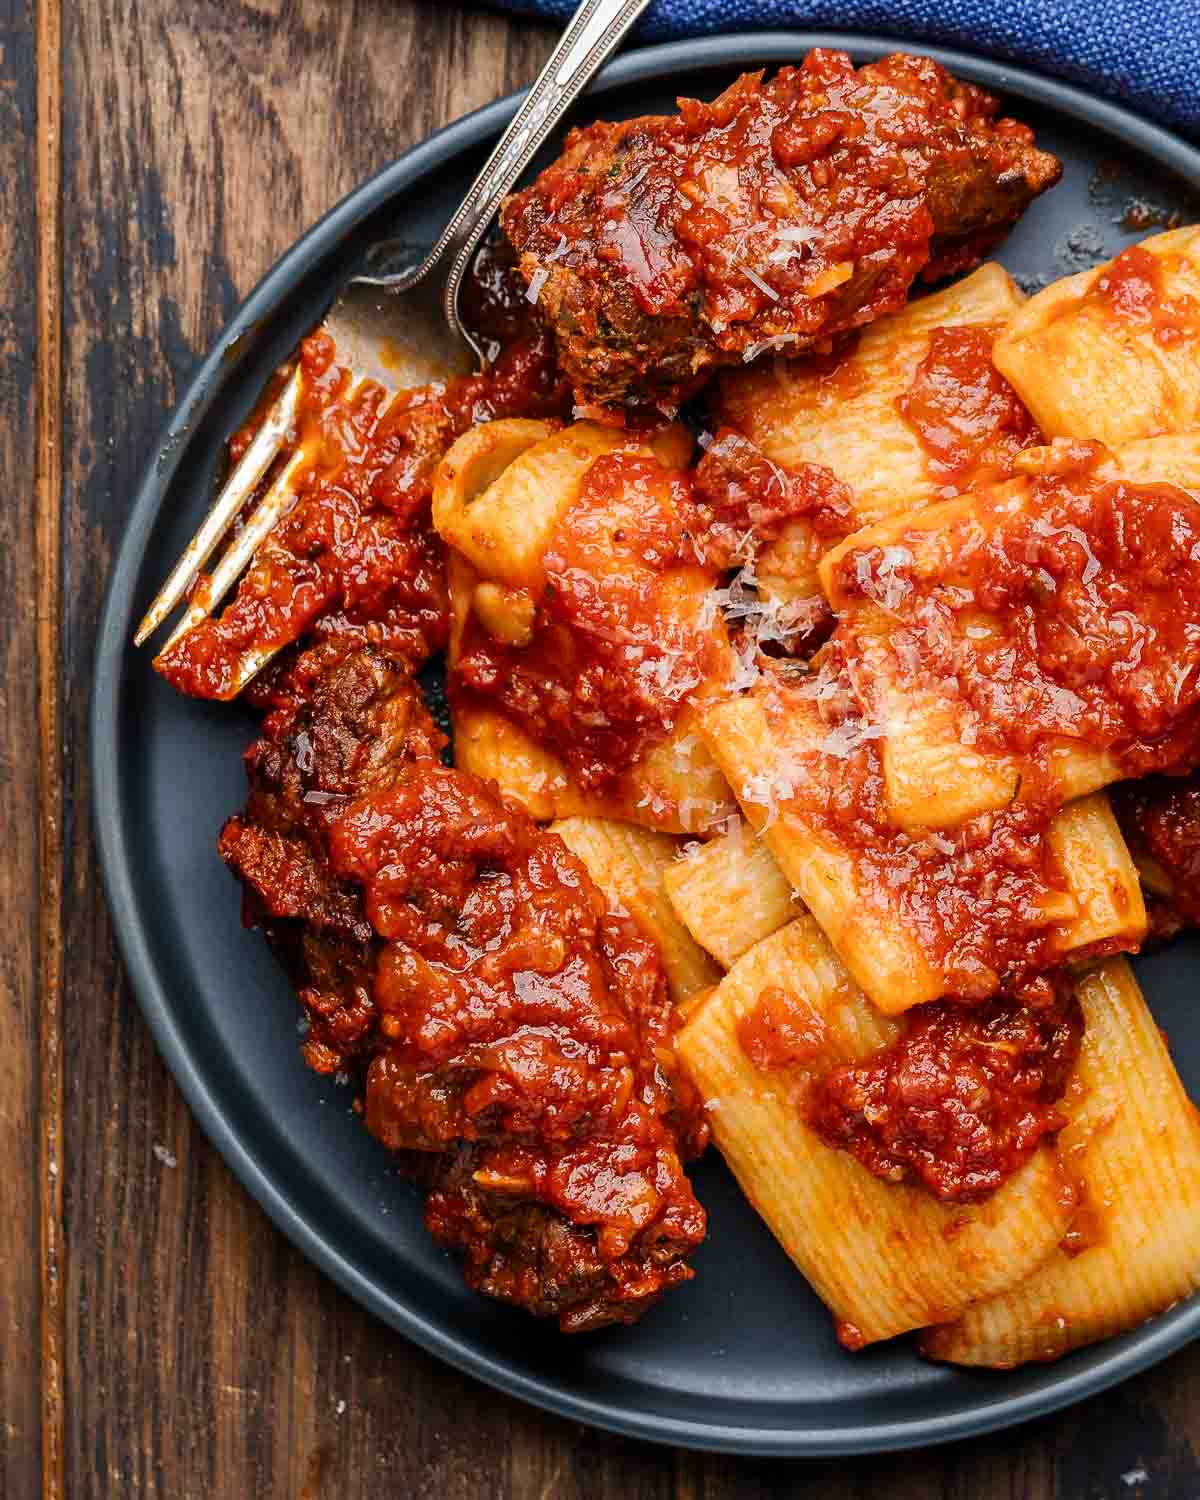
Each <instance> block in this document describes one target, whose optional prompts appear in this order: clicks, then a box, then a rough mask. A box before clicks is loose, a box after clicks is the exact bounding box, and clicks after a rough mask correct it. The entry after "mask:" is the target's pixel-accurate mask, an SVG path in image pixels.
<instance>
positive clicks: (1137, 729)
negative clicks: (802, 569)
mask: <svg viewBox="0 0 1200 1500" xmlns="http://www.w3.org/2000/svg"><path fill="white" fill-rule="evenodd" d="M1102 454H1103V450H1100V449H1097V448H1095V446H1094V445H1081V455H1080V457H1081V464H1080V466H1079V467H1076V468H1074V469H1072V470H1070V471H1069V472H1065V473H1062V474H1054V475H1049V476H1046V477H1041V478H1038V479H1036V480H1034V481H1032V482H1031V483H1030V485H1029V488H1028V489H1027V490H1023V491H1020V492H1017V493H1015V494H1014V493H1013V492H1012V491H1011V490H1009V491H1006V490H1004V489H1001V490H998V491H997V492H996V493H995V495H994V496H993V497H992V498H990V499H987V500H984V501H982V502H981V504H980V507H979V508H978V509H977V510H976V511H974V512H973V513H972V515H971V516H970V517H969V518H967V519H966V520H965V521H962V522H960V523H955V522H951V523H950V526H949V528H948V534H947V537H946V538H944V539H942V540H941V541H939V544H938V546H937V548H936V558H935V560H934V561H933V562H932V563H931V564H929V565H928V568H929V572H928V575H927V574H926V573H923V571H922V563H921V562H920V560H919V559H920V557H921V552H920V546H921V543H920V541H919V540H918V539H917V537H916V534H915V533H914V540H913V544H912V546H911V547H910V546H909V545H908V543H907V541H906V538H905V537H904V536H903V535H902V536H900V537H899V538H898V539H897V541H896V542H895V543H894V544H893V545H891V546H888V547H886V548H884V547H878V546H876V547H865V548H862V549H859V550H855V551H853V552H851V553H850V554H848V555H847V556H846V557H845V558H843V559H842V560H841V562H840V565H839V568H838V569H837V572H836V578H835V582H834V588H833V593H834V595H835V598H837V599H839V600H842V601H846V600H853V599H855V598H867V599H870V600H872V601H874V602H875V603H882V604H883V605H884V607H885V608H886V609H887V611H888V613H889V615H890V616H891V617H892V622H893V626H892V631H891V637H890V650H891V652H892V655H893V657H894V658H895V661H896V663H897V670H898V671H900V672H901V673H902V674H903V677H904V679H905V680H907V681H914V682H918V683H919V682H930V683H934V684H937V685H938V686H939V688H940V689H941V690H942V691H949V692H953V693H956V694H957V695H959V696H960V697H961V699H962V701H963V703H964V704H966V705H968V706H969V708H970V709H971V710H972V711H973V714H974V716H975V719H976V720H977V724H978V729H977V741H978V743H979V745H980V746H986V747H988V748H992V749H998V750H1006V751H1016V752H1018V753H1021V754H1024V755H1027V756H1030V757H1032V758H1034V759H1036V757H1037V756H1038V755H1039V754H1040V753H1042V752H1044V751H1045V749H1046V747H1047V745H1048V743H1049V742H1050V741H1051V740H1053V739H1059V740H1061V739H1070V740H1076V741H1079V742H1081V743H1082V744H1085V745H1089V746H1092V747H1094V748H1095V749H1098V750H1107V751H1110V752H1112V753H1113V754H1115V755H1118V756H1119V757H1120V759H1121V762H1122V765H1123V766H1124V767H1125V769H1126V772H1127V774H1128V775H1131V776H1137V775H1143V774H1145V773H1147V772H1149V771H1154V770H1183V769H1186V768H1188V767H1190V766H1192V765H1194V764H1196V761H1197V759H1200V732H1198V731H1200V506H1197V504H1196V502H1195V500H1193V499H1192V498H1191V497H1190V496H1189V495H1187V494H1185V493H1184V492H1183V491H1182V490H1178V489H1175V488H1174V487H1173V486H1171V485H1166V484H1160V485H1135V484H1129V483H1126V482H1124V481H1116V480H1106V479H1104V478H1103V477H1102V476H1101V475H1100V474H1098V473H1097V472H1096V468H1095V464H1096V462H1097V460H1098V458H1099V457H1101V456H1102ZM855 642H856V638H855V636H854V634H853V632H851V633H850V634H849V635H848V636H847V638H846V643H845V644H846V647H847V650H848V651H849V652H850V653H851V654H853V653H854V652H855V651H856V650H857V646H856V644H855ZM1026 790H1027V789H1026V788H1023V789H1022V795H1025V792H1026Z"/></svg>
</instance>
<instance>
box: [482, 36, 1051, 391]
mask: <svg viewBox="0 0 1200 1500" xmlns="http://www.w3.org/2000/svg"><path fill="white" fill-rule="evenodd" d="M997 114H998V101H997V100H995V99H994V98H992V97H991V96H990V95H988V94H985V93H984V92H983V91H982V90H980V89H978V88H975V87H974V86H973V85H970V84H963V83H959V82H958V81H957V80H955V79H954V78H952V77H951V76H950V75H949V74H948V73H946V71H945V70H944V69H943V68H941V67H939V66H938V65H937V64H936V63H933V62H931V61H929V60H928V59H922V58H913V57H907V56H903V55H897V56H895V57H890V58H887V59H885V60H883V61H882V62H879V63H873V64H871V65H869V66H868V67H864V68H861V69H859V70H858V71H857V72H856V71H855V69H854V67H853V65H852V63H851V62H850V59H849V58H848V57H847V56H846V55H845V54H844V53H840V52H828V51H824V50H819V51H817V52H814V53H812V54H810V56H809V57H808V58H807V59H806V61H805V62H804V64H803V66H802V67H800V68H782V69H781V70H780V71H779V72H778V73H777V74H776V75H775V76H774V78H772V79H771V80H770V82H769V83H764V82H763V75H762V74H761V73H751V74H746V75H744V76H743V77H742V78H740V79H738V81H737V82H736V83H734V84H733V85H731V87H730V88H728V89H727V90H726V91H725V92H724V93H723V94H722V95H721V96H720V97H719V98H718V99H716V100H714V101H713V103H711V104H703V103H701V102H699V101H697V100H691V99H681V100H680V103H679V113H678V114H677V115H672V116H644V117H642V118H640V119H635V120H627V121H623V122H621V123H618V124H605V123H603V122H601V123H598V124H595V125H591V126H588V127H586V128H584V129H581V130H575V131H572V132H571V134H570V135H569V136H568V138H567V143H566V149H565V150H564V152H563V155H562V156H561V158H560V159H559V160H558V161H557V162H556V163H555V164H554V165H553V166H552V167H549V168H548V169H547V170H546V171H544V172H543V173H542V174H541V176H540V177H538V179H537V180H536V181H535V182H534V183H533V184H532V186H530V187H528V188H526V189H525V190H524V191H522V192H520V193H517V194H514V195H513V196H512V197H510V198H509V199H508V200H507V201H506V203H505V205H504V207H503V209H502V211H501V223H502V226H503V229H504V232H505V234H506V235H507V237H508V239H509V241H510V242H511V244H512V245H513V246H514V247H515V249H516V250H517V252H518V253H519V257H520V268H521V271H522V274H523V275H524V276H525V279H526V281H527V283H528V285H529V287H530V294H531V295H536V296H537V298H538V301H539V302H540V305H541V308H542V310H543V312H544V313H546V315H547V316H548V317H549V318H550V320H551V322H552V324H553V326H554V329H555V336H556V340H557V344H558V352H559V360H560V363H561V365H562V367H563V370H564V371H565V373H566V375H567V376H568V378H569V379H570V381H571V383H572V386H573V388H574V391H575V396H576V401H577V402H579V403H580V404H582V405H584V406H604V407H612V406H616V405H620V404H622V403H624V404H632V405H636V404H639V403H644V402H650V403H654V404H657V405H658V406H660V407H662V408H664V409H673V408H674V407H675V406H676V405H677V404H678V403H679V401H680V400H681V399H683V398H685V397H686V396H688V395H689V394H690V393H692V392H693V391H695V390H696V389H697V387H698V386H699V384H700V383H701V382H702V380H703V379H704V377H705V375H706V373H707V372H708V371H709V370H711V369H712V368H713V367H714V366H717V365H723V364H736V363H738V362H739V361H741V360H742V359H744V358H747V359H748V358H751V357H753V355H754V354H755V353H756V352H757V351H758V350H760V349H761V348H764V347H776V348H780V349H784V350H786V351H787V352H788V353H795V352H798V351H800V350H803V349H806V348H811V347H814V346H815V347H825V348H828V347H829V341H830V340H831V339H832V338H833V337H835V336H836V335H839V334H844V333H845V332H847V331H848V330H850V329H852V328H856V327H860V326H862V325H863V324H865V323H868V322H870V321H872V320H873V319H875V318H877V317H879V316H880V315H882V314H884V313H888V312H894V311H896V310H898V309H899V308H900V307H901V306H903V304H904V300H905V298H906V296H907V294H908V291H909V288H910V286H911V284H912V282H913V280H914V279H915V277H917V276H918V275H919V274H921V273H922V272H925V274H926V275H928V276H936V275H943V274H947V273H948V272H950V271H956V270H960V269H963V268H965V267H967V266H969V265H972V264H974V263H975V262H976V261H978V260H979V259H980V257H981V255H982V253H983V251H984V250H985V249H986V248H987V247H988V245H990V244H991V243H993V242H994V241H995V240H996V239H997V238H998V237H999V236H1000V235H1001V234H1002V233H1003V231H1004V230H1005V228H1006V227H1007V226H1008V225H1009V224H1011V223H1012V222H1013V220H1014V219H1016V218H1017V217H1018V215H1019V214H1020V213H1021V212H1022V210H1023V209H1024V208H1025V207H1026V205H1027V204H1028V203H1029V202H1030V201H1031V199H1033V198H1034V197H1035V196H1036V195H1037V194H1038V193H1040V192H1043V191H1044V190H1045V189H1046V188H1048V187H1051V186H1052V185H1053V184H1054V183H1055V182H1056V181H1057V180H1058V178H1059V176H1060V173H1061V168H1060V166H1059V163H1058V162H1057V161H1056V160H1055V158H1054V157H1052V156H1049V155H1048V154H1047V153H1045V152H1042V151H1038V150H1036V149H1034V147H1033V144H1032V139H1033V137H1032V133H1031V132H1030V131H1029V130H1028V129H1027V128H1026V127H1024V126H1022V125H1019V124H1017V122H1016V121H1013V120H1004V119H997Z"/></svg>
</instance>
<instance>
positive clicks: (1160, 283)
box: [1084, 245, 1200, 349]
mask: <svg viewBox="0 0 1200 1500" xmlns="http://www.w3.org/2000/svg"><path fill="white" fill-rule="evenodd" d="M1174 259H1176V257H1172V256H1170V255H1153V254H1151V252H1150V251H1149V250H1145V249H1143V247H1142V246H1141V245H1131V246H1130V247H1129V248H1128V249H1127V250H1122V251H1121V253H1120V255H1118V256H1117V257H1116V259H1115V260H1114V261H1113V262H1112V264H1111V265H1109V266H1108V267H1106V269H1105V270H1104V272H1103V274H1102V275H1100V276H1099V277H1097V279H1096V281H1095V283H1094V284H1093V285H1092V286H1091V288H1090V289H1089V290H1088V293H1087V296H1086V297H1085V298H1084V304H1085V305H1087V304H1088V303H1092V304H1097V303H1098V304H1099V305H1100V306H1102V307H1103V308H1104V309H1105V310H1106V311H1107V312H1108V314H1109V315H1110V316H1111V317H1112V318H1113V319H1115V320H1117V321H1118V322H1120V323H1125V324H1127V325H1130V326H1131V327H1133V328H1137V329H1146V328H1148V329H1149V330H1150V332H1151V334H1152V335H1153V337H1154V340H1155V342H1156V343H1158V344H1160V345H1161V346H1162V347H1163V348H1164V349H1169V348H1171V347H1172V346H1173V345H1175V344H1178V343H1180V342H1181V341H1182V340H1184V339H1194V338H1196V337H1198V336H1200V302H1197V301H1196V299H1195V298H1194V297H1189V296H1187V295H1186V294H1185V295H1182V296H1179V297H1170V296H1168V294H1167V275H1168V273H1169V271H1170V269H1171V265H1172V261H1173V260H1174Z"/></svg>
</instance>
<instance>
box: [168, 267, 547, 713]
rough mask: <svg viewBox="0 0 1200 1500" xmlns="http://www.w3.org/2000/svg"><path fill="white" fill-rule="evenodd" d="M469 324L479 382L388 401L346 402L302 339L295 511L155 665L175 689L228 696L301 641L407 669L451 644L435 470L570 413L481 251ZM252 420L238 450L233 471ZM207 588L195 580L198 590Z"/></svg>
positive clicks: (365, 391) (336, 377)
mask: <svg viewBox="0 0 1200 1500" xmlns="http://www.w3.org/2000/svg"><path fill="white" fill-rule="evenodd" d="M465 313H466V317H467V320H468V322H469V323H471V325H472V326H473V327H475V328H477V329H479V331H480V332H481V333H482V334H483V335H484V337H485V338H487V339H488V340H489V341H490V343H491V346H492V348H493V349H494V350H495V351H496V357H495V360H494V363H493V364H491V365H490V366H489V368H488V369H487V371H486V372H485V373H483V374H480V375H472V376H467V377H465V378H463V379H460V380H455V381H450V382H448V383H439V384H435V385H431V386H422V387H419V388H416V389H413V390H406V391H401V392H400V393H399V394H398V395H397V396H396V398H395V399H394V400H391V401H389V397H388V393H387V392H386V391H385V390H384V389H383V388H382V387H381V386H379V385H376V384H374V383H373V382H367V383H365V384H364V385H362V386H359V387H358V388H357V389H355V390H353V391H352V390H351V386H350V372H349V371H348V370H346V369H344V368H343V367H341V366H340V365H339V364H338V363H337V358H336V350H335V348H334V345H333V341H332V339H331V338H330V337H329V335H328V334H326V333H324V332H321V331H320V330H318V332H316V333H314V334H312V335H310V336H309V337H308V338H307V339H305V340H304V341H303V343H302V344H301V346H300V355H299V362H300V368H301V371H302V373H303V387H302V393H301V398H300V411H299V416H298V419H297V423H296V438H297V442H298V443H299V444H300V445H303V447H304V449H305V451H306V452H309V453H311V459H310V461H309V462H308V464H307V466H306V467H305V469H304V470H303V471H302V472H301V474H300V476H299V479H298V482H297V484H296V489H297V491H298V499H297V502H296V504H295V506H294V508H293V509H292V510H291V512H290V513H289V514H288V515H287V516H286V517H284V519H283V520H282V521H280V522H279V523H278V525H277V526H276V527H275V529H274V531H273V532H272V533H271V535H270V536H269V537H268V539H267V541H266V543H265V544H264V545H263V546H262V547H260V549H259V551H258V553H257V555H256V557H255V559H254V562H253V564H252V565H251V567H250V569H249V570H248V572H247V573H246V574H245V575H244V577H243V578H242V580H241V582H240V584H239V585H238V589H237V593H236V595H235V596H234V598H233V600H232V602H231V603H230V604H229V605H227V606H226V608H225V609H224V611H223V612H222V613H221V614H220V615H219V616H217V617H215V618H212V619H209V620H206V621H203V622H202V623H201V624H199V625H198V626H197V627H196V628H195V629H194V630H192V631H190V632H189V633H188V635H187V636H186V637H185V638H184V639H183V640H181V641H180V642H178V644H177V645H175V646H174V647H173V648H172V649H171V650H170V651H168V652H165V653H164V654H163V655H162V656H160V657H159V659H158V660H157V661H156V663H155V666H156V668H157V669H158V671H160V672H161V673H162V675H163V676H164V677H166V679H167V680H168V681H169V682H170V683H171V684H172V686H174V687H176V688H177V689H178V690H179V691H180V692H184V693H189V694H191V695H192V696H194V697H200V698H218V699H227V698H230V697H232V696H234V695H235V693H236V690H237V673H238V664H239V662H240V660H241V658H242V657H243V655H244V654H245V653H246V652H247V651H250V650H253V649H255V648H259V647H265V648H267V649H270V650H276V649H278V648H280V647H282V646H285V645H288V644H290V643H291V642H292V641H296V640H299V639H301V638H303V637H305V636H309V635H315V636H324V637H330V636H345V637H350V638H356V639H359V640H362V641H364V642H369V643H370V644H371V645H373V646H374V647H375V648H376V649H378V650H381V651H383V652H385V653H386V654H388V655H390V656H392V657H393V658H394V659H395V660H397V661H398V662H401V663H403V664H404V665H407V666H409V667H411V668H412V669H414V670H415V669H416V668H417V667H418V666H420V664H421V663H422V662H423V661H424V660H425V659H426V658H427V657H429V656H430V655H432V653H433V652H435V651H437V650H439V649H441V647H442V646H444V644H445V642H446V637H447V634H448V623H449V600H448V595H447V591H446V583H445V565H444V554H443V549H442V544H441V542H440V540H439V539H438V537H437V535H436V533H435V532H434V530H433V527H432V523H431V521H430V516H429V501H430V491H431V486H432V479H433V471H434V469H435V468H436V467H437V464H438V462H439V461H440V459H441V458H442V455H443V454H444V453H445V452H446V450H447V449H448V448H449V446H450V444H451V443H452V442H453V441H454V440H455V438H457V437H459V436H460V435H461V434H462V433H463V432H465V431H466V430H467V429H468V428H469V427H471V426H472V425H473V424H475V423H477V422H487V421H491V420H493V419H495V418H499V417H508V416H517V415H519V416H523V417H524V416H551V415H566V413H567V412H569V410H570V402H569V397H568V394H567V391H566V387H565V386H564V385H563V383H562V382H561V380H560V377H559V375H558V371H557V366H556V365H555V362H554V353H553V346H552V341H551V339H550V336H549V334H547V333H546V332H545V331H544V330H543V329H542V328H541V326H540V325H539V324H538V323H537V322H536V321H535V315H534V314H533V312H532V310H531V308H530V306H529V303H528V302H527V301H526V300H525V298H524V296H523V294H522V292H521V290H520V287H519V285H518V283H517V282H516V280H515V278H514V277H513V276H512V275H511V274H510V273H509V272H508V271H507V270H506V268H505V267H504V266H503V265H501V264H500V263H498V262H497V260H496V258H495V257H494V256H492V255H491V254H490V253H484V254H482V255H481V256H480V258H479V260H478V262H477V266H476V273H475V276H474V278H473V282H472V284H471V285H470V288H469V291H468V294H467V301H466V308H465ZM285 373H288V374H290V371H287V372H285ZM261 416H262V413H261V412H259V413H256V414H255V416H254V418H253V419H252V420H251V422H250V423H248V424H247V426H246V427H245V428H244V429H243V430H242V431H241V432H240V433H238V434H237V435H236V436H235V438H234V439H233V441H232V442H231V444H230V459H231V462H234V463H235V462H236V461H237V459H238V458H240V456H241V454H242V453H243V452H244V451H245V448H246V447H247V446H248V444H249V442H250V440H251V439H252V437H253V436H254V433H255V431H256V430H257V428H258V425H259V422H260V420H261ZM206 587H207V578H206V577H204V576H202V577H201V578H200V580H199V582H198V585H197V592H198V593H200V594H202V593H203V590H204V589H205V588H206Z"/></svg>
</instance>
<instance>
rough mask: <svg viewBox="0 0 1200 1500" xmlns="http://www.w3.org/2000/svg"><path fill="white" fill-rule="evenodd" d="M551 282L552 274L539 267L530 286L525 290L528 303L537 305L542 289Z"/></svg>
mask: <svg viewBox="0 0 1200 1500" xmlns="http://www.w3.org/2000/svg"><path fill="white" fill-rule="evenodd" d="M549 280H550V272H549V271H547V270H546V268H545V266H539V267H538V268H537V270H536V271H535V272H534V273H533V275H532V276H531V277H530V278H529V285H528V286H527V287H526V288H525V300H526V302H533V303H536V302H537V300H538V298H539V297H540V296H541V295H542V288H543V287H544V286H545V285H546V283H547V282H548V281H549Z"/></svg>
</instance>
